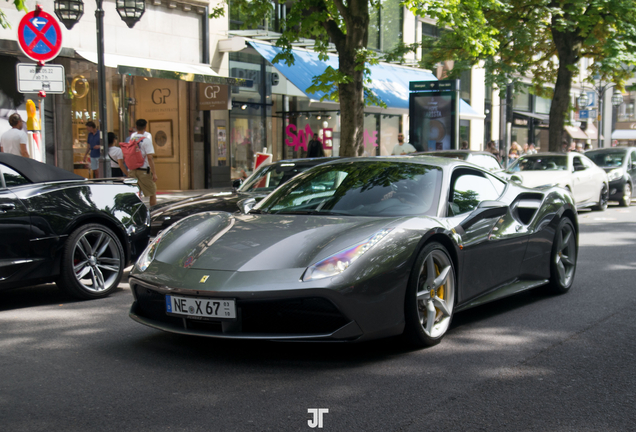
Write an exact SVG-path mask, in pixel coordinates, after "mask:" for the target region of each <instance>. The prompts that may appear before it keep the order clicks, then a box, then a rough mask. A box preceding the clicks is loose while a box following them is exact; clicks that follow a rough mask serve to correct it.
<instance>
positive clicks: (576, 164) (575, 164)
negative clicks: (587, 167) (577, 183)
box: [572, 156, 584, 171]
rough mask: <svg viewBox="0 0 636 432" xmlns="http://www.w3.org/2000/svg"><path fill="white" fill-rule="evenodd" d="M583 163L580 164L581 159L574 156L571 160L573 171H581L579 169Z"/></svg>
mask: <svg viewBox="0 0 636 432" xmlns="http://www.w3.org/2000/svg"><path fill="white" fill-rule="evenodd" d="M583 166H584V165H583V162H581V158H580V157H578V156H576V157H574V158H573V159H572V167H573V168H574V171H576V170H577V169H579V170H580V169H581V168H580V167H583Z"/></svg>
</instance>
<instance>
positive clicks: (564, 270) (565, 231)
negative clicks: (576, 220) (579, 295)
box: [554, 224, 576, 287]
mask: <svg viewBox="0 0 636 432" xmlns="http://www.w3.org/2000/svg"><path fill="white" fill-rule="evenodd" d="M554 259H555V264H556V269H557V272H558V275H559V283H560V284H561V286H564V287H569V286H570V283H571V282H572V278H573V277H574V271H575V269H576V239H575V235H574V230H573V229H572V226H571V225H570V224H563V225H562V226H561V229H560V231H559V233H558V234H557V248H556V254H555V258H554Z"/></svg>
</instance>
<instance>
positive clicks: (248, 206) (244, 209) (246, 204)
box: [236, 198, 256, 214]
mask: <svg viewBox="0 0 636 432" xmlns="http://www.w3.org/2000/svg"><path fill="white" fill-rule="evenodd" d="M236 205H238V208H239V210H241V213H243V214H248V213H249V211H250V210H252V207H254V206H255V205H256V199H255V198H245V199H242V200H240V201H239V202H238V203H236Z"/></svg>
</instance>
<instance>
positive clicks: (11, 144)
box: [0, 113, 29, 158]
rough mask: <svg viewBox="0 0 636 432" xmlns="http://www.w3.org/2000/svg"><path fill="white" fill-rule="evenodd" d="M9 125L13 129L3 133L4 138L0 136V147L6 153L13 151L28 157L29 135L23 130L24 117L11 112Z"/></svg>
mask: <svg viewBox="0 0 636 432" xmlns="http://www.w3.org/2000/svg"><path fill="white" fill-rule="evenodd" d="M9 125H10V126H11V129H9V130H8V131H6V132H5V133H3V134H2V138H0V148H1V149H2V151H3V152H4V153H11V154H14V155H17V156H24V157H25V158H28V157H29V150H28V149H27V142H28V137H27V134H26V133H24V131H23V130H22V118H21V117H20V114H18V113H13V114H11V115H10V116H9Z"/></svg>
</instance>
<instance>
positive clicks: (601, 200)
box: [592, 183, 609, 211]
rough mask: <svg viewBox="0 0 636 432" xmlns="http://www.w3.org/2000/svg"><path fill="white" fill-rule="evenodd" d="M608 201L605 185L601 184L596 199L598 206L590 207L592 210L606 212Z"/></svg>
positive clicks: (607, 191)
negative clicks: (599, 192) (599, 193)
mask: <svg viewBox="0 0 636 432" xmlns="http://www.w3.org/2000/svg"><path fill="white" fill-rule="evenodd" d="M608 200H609V190H608V188H607V184H605V183H603V187H602V188H601V195H600V196H599V197H598V205H595V206H594V207H592V210H596V211H605V210H607V201H608Z"/></svg>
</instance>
